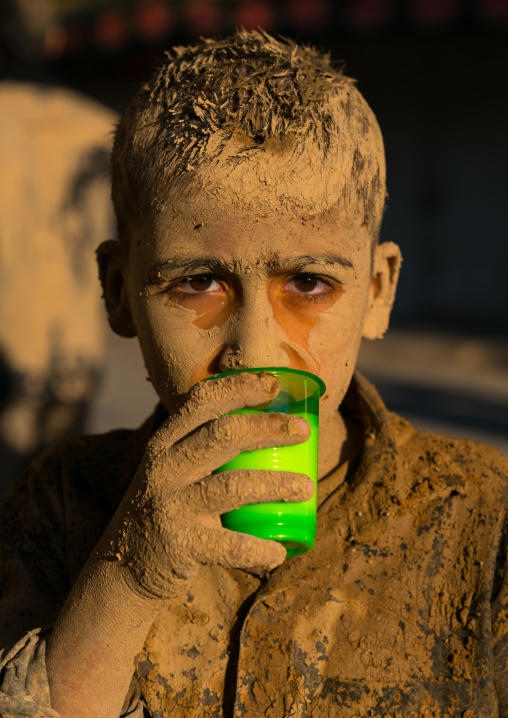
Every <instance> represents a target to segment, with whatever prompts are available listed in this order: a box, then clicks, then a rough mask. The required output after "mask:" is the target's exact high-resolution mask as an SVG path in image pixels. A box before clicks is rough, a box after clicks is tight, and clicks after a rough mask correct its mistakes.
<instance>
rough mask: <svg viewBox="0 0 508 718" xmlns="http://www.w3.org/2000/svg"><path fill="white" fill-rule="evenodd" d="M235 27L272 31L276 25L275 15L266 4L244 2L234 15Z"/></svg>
mask: <svg viewBox="0 0 508 718" xmlns="http://www.w3.org/2000/svg"><path fill="white" fill-rule="evenodd" d="M233 18H234V22H235V25H242V26H243V27H244V28H245V29H246V30H255V29H256V28H257V27H261V28H263V29H264V30H271V29H272V28H273V27H274V26H275V23H276V20H275V13H274V11H273V9H272V8H271V6H270V5H269V4H268V3H266V2H244V3H242V4H241V5H240V6H239V7H237V8H236V10H235V12H234V13H233Z"/></svg>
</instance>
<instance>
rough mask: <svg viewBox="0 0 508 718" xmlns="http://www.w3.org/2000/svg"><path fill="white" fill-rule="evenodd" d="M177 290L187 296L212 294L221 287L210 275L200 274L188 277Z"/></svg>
mask: <svg viewBox="0 0 508 718" xmlns="http://www.w3.org/2000/svg"><path fill="white" fill-rule="evenodd" d="M178 289H179V290H180V291H181V292H185V293H187V294H200V293H202V292H214V291H216V290H217V289H221V285H220V283H219V282H218V281H217V279H216V278H215V277H213V276H212V275H210V274H202V275H199V276H196V277H188V278H187V279H186V280H185V282H182V284H180V285H178Z"/></svg>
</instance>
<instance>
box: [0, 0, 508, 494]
mask: <svg viewBox="0 0 508 718" xmlns="http://www.w3.org/2000/svg"><path fill="white" fill-rule="evenodd" d="M239 25H242V26H244V27H245V28H247V29H254V28H257V27H261V28H263V29H266V30H267V31H268V32H270V33H272V34H282V35H285V36H290V37H292V38H294V39H296V40H297V41H298V42H301V43H310V44H313V45H316V46H318V47H319V48H322V49H323V50H329V51H331V53H332V57H333V58H334V59H335V60H343V61H345V65H346V70H347V72H348V74H350V75H352V76H353V77H355V78H356V79H357V80H358V87H359V89H360V91H361V92H362V93H363V95H364V96H365V98H366V99H367V101H368V102H369V104H370V105H371V107H372V108H373V110H374V112H375V113H376V115H377V117H378V119H379V122H380V125H381V128H382V130H383V134H384V138H385V145H386V156H387V164H388V193H389V201H388V207H387V212H386V216H385V220H384V225H383V229H382V240H393V241H395V242H397V243H398V244H399V245H400V247H401V249H402V254H403V257H404V265H403V270H402V275H401V281H400V286H399V291H398V296H397V300H396V305H395V310H394V314H393V322H392V327H391V329H390V331H389V332H388V334H387V336H386V338H385V339H384V340H383V341H382V342H369V343H365V344H364V346H363V347H362V350H361V354H360V368H361V369H362V370H363V371H364V373H365V374H366V375H367V376H368V378H370V379H371V380H372V381H373V382H374V383H375V384H376V385H377V386H378V388H379V389H380V391H381V394H382V396H383V398H384V399H385V401H386V403H387V404H388V406H389V408H392V409H394V410H396V411H398V412H399V413H401V414H402V415H404V416H406V417H407V418H409V419H410V420H411V421H413V423H414V424H416V425H417V426H419V427H421V428H425V429H427V428H429V429H432V430H436V431H441V432H442V433H447V434H451V435H453V436H464V437H469V438H472V439H480V440H484V441H486V442H487V443H490V444H492V445H494V446H497V447H498V448H499V449H500V450H501V451H503V452H505V453H506V454H508V294H507V291H506V286H507V279H506V275H507V271H508V222H507V219H506V215H507V208H508V172H507V169H506V168H507V167H508V142H507V139H506V134H507V128H508V92H507V88H508V0H405V1H402V0H343V1H342V2H341V1H339V0H336V1H335V2H333V0H286V1H285V2H275V1H274V0H53V1H52V2H50V1H49V0H0V88H1V87H2V86H3V87H10V88H11V89H12V88H14V89H16V88H17V90H16V91H17V92H18V94H19V87H20V86H23V87H24V88H26V87H31V92H32V99H33V97H35V100H34V103H32V105H29V104H26V103H25V106H24V109H23V108H21V109H19V110H18V112H19V113H20V114H23V113H24V114H25V118H24V119H25V120H26V122H27V129H24V130H23V132H24V136H25V137H27V136H28V135H31V132H32V130H31V129H30V122H29V118H30V117H33V114H34V112H35V110H34V109H33V108H34V106H37V107H38V108H40V107H42V105H44V101H46V100H47V98H48V97H49V96H53V95H55V93H58V92H63V93H64V94H65V93H69V91H70V92H71V93H72V101H73V102H76V103H78V104H77V105H76V107H78V105H79V103H80V102H81V103H92V104H87V108H88V110H89V111H90V112H91V113H92V114H93V112H95V113H96V116H97V117H98V116H99V115H100V117H101V122H102V123H103V124H105V125H108V126H111V123H112V122H113V121H114V120H115V118H116V116H117V114H118V113H119V112H121V110H122V109H123V108H124V107H125V106H126V105H127V104H128V102H129V100H130V98H131V97H132V96H133V94H134V93H135V92H136V90H137V89H138V87H139V85H140V83H142V82H143V81H144V80H145V79H146V78H147V77H148V76H149V75H150V74H151V72H152V71H153V69H154V68H155V67H156V66H157V64H158V62H159V61H160V59H161V57H162V56H163V52H164V50H165V49H167V48H169V47H171V46H172V45H178V44H185V43H188V42H192V41H193V40H195V39H197V38H198V37H199V36H210V35H215V36H216V35H223V34H227V33H228V32H230V31H232V30H233V29H234V28H235V27H237V26H239ZM55 88H57V89H55ZM34 93H35V94H34ZM41 93H43V94H41ZM51 93H53V95H52V94H51ZM65 96H66V98H67V100H69V102H71V100H70V99H69V98H70V97H71V95H69V94H67V95H65ZM44 98H46V100H45V99H44ZM6 102H7V105H5V107H6V108H7V110H6V111H7V113H8V114H9V115H10V116H12V114H13V111H11V109H10V108H13V107H14V106H13V105H12V102H11V100H9V99H7V100H6ZM71 104H72V103H71ZM92 108H93V112H92ZM76 112H77V110H76ZM19 116H20V115H18V117H19ZM90 116H91V115H90ZM4 118H5V112H3V111H1V107H0V128H1V129H2V130H3V131H2V132H0V137H2V135H3V140H0V142H3V143H4V144H5V143H6V141H7V140H6V138H8V137H9V132H8V129H7V127H6V124H5V122H4ZM41 122H42V124H44V122H43V121H41ZM45 122H46V125H47V124H48V122H49V121H45ZM74 124H76V123H75V122H74ZM99 124H100V123H99ZM99 124H97V137H96V138H95V139H93V141H92V139H89V140H87V142H88V146H87V151H86V152H85V153H84V154H83V153H81V156H80V160H79V162H77V163H75V166H74V170H73V171H75V169H76V167H79V172H78V176H79V177H80V178H81V179H80V180H79V182H77V184H76V176H75V175H76V172H75V174H74V175H73V177H74V179H73V182H74V185H73V186H75V187H76V186H78V188H79V187H81V188H83V186H85V185H86V183H87V182H88V184H90V183H91V181H92V179H93V180H94V181H96V180H97V181H99V180H100V181H101V182H102V181H103V178H104V172H105V171H106V170H107V168H106V170H105V167H106V165H107V162H106V163H105V162H104V156H105V155H104V152H107V151H108V147H109V145H108V143H109V142H110V139H111V137H110V135H109V134H108V132H109V131H108V132H106V131H105V130H104V129H103V125H100V126H99ZM82 135H83V132H82V133H81V136H82ZM99 135H100V138H99ZM98 138H99V139H98ZM23 144H24V143H23V142H21V145H23ZM0 147H1V145H0ZM11 151H12V147H11ZM19 152H20V155H21V154H23V151H22V150H21V149H20V151H19ZM94 153H95V154H94ZM101 153H102V154H101ZM83 157H85V159H83ZM93 157H95V164H94V162H93V161H92V160H91V159H90V158H93ZM101 158H102V159H101ZM101 163H102V164H101ZM26 165H27V168H26V174H27V175H29V176H30V177H32V179H33V172H34V168H33V164H32V160H31V159H30V158H27V159H26ZM45 166H46V168H47V161H46V163H44V161H43V162H42V165H41V169H39V170H38V172H40V177H39V180H38V181H43V182H44V179H43V178H44V177H47V176H48V175H47V172H46V174H45V170H44V167H45ZM1 167H2V161H1V156H0V173H1V172H2V169H1ZM106 173H107V172H106ZM4 175H5V173H4ZM0 181H1V178H0ZM4 181H6V182H7V183H8V182H9V181H10V180H9V179H7V180H4ZM46 181H47V180H46ZM26 185H27V180H26V178H25V180H23V182H22V184H21V185H20V187H21V188H22V189H21V190H20V192H21V191H23V192H24V191H25V190H26ZM86 186H88V185H86ZM0 188H1V185H0ZM105 191H106V190H104V188H102V189H101V192H102V193H103V194H102V195H101V197H103V196H104V192H105ZM73 196H74V197H75V196H76V192H74V195H73ZM82 196H83V193H82V195H81V197H82ZM97 196H98V195H93V196H92V195H90V197H91V199H90V202H91V204H90V205H88V206H89V207H90V206H93V207H94V208H96V207H97V202H99V203H101V202H103V199H100V200H98V199H97ZM56 204H57V205H58V207H59V210H58V211H59V212H62V211H63V210H62V207H63V206H64V205H65V207H66V208H67V209H66V210H65V211H68V208H69V202H68V201H67V204H65V203H62V201H60V200H58V201H56ZM74 204H75V206H74V209H73V211H74V215H73V216H74V220H73V222H74V224H72V223H71V224H72V227H75V226H78V225H79V221H78V219H76V217H77V216H78V215H79V212H80V211H81V212H82V213H84V214H85V215H86V216H89V215H90V210H89V209H87V204H86V202H85V201H84V200H83V199H82V200H81V203H79V202H75V203H74ZM78 205H79V206H78ZM108 212H110V209H107V208H104V209H103V212H102V215H101V218H100V221H99V219H98V220H97V221H96V223H95V227H94V228H93V231H92V230H90V231H89V232H88V235H87V239H86V240H84V239H83V236H84V235H83V232H81V235H80V236H81V237H82V238H81V240H79V242H81V245H80V246H82V248H83V246H85V248H86V249H87V253H84V252H83V251H82V250H80V251H81V253H79V252H78V255H77V256H78V260H76V258H74V265H73V266H70V264H69V262H70V260H69V259H67V260H65V259H63V260H62V261H63V262H65V261H67V263H68V264H69V267H70V268H68V272H69V273H70V275H72V277H76V266H75V264H76V261H78V263H81V264H80V266H84V264H85V263H86V261H88V260H86V259H85V258H84V257H85V256H87V257H89V256H92V255H93V252H91V248H92V247H93V245H94V244H95V245H96V244H98V243H99V242H100V241H101V240H102V238H103V235H102V236H101V232H102V233H104V232H105V231H106V229H105V227H107V228H108V229H107V231H108V232H113V231H114V230H113V222H112V218H111V216H110V214H108ZM32 219H33V220H34V221H36V217H35V216H34V217H33V218H32ZM29 220H30V213H27V217H26V218H25V221H29ZM52 222H53V225H52V224H51V223H52ZM48 223H49V224H48V226H54V217H53V219H49V220H48ZM68 225H69V222H68V221H67V223H66V227H67V230H66V231H67V232H72V231H73V230H72V229H69V227H68ZM4 226H5V217H4V216H2V217H1V218H0V280H1V277H2V274H1V273H2V268H1V262H2V241H3V243H4V245H5V243H6V242H7V239H6V235H7V234H8V233H6V232H5V231H4ZM89 229H90V228H89ZM74 233H75V234H76V232H74ZM78 234H79V232H78ZM9 241H10V242H12V241H14V240H12V239H11V240H9ZM38 241H41V240H38ZM68 241H69V239H67V242H68ZM72 242H73V245H74V246H75V247H76V245H77V243H78V240H77V239H76V238H75V237H74V238H73V239H72ZM88 250H90V251H88ZM24 251H25V252H26V251H27V250H24ZM5 252H6V250H5V247H4V249H3V254H4V255H5ZM71 264H72V263H71ZM41 266H42V265H41ZM40 271H43V270H42V268H41V270H40ZM93 271H94V270H92V269H90V270H89V272H91V273H93ZM73 272H74V274H72V273H73ZM94 282H95V279H94V280H93V282H89V283H88V285H87V287H88V289H87V292H89V293H93V294H94V301H95V300H96V299H97V297H98V294H99V293H98V290H96V288H95V283H94ZM1 296H3V297H4V298H3V299H0V302H1V301H3V302H4V306H5V303H6V302H9V300H8V298H6V297H8V295H5V296H4V295H1ZM59 300H60V301H61V302H65V301H66V298H65V296H60V297H59ZM34 301H39V302H40V301H41V298H40V296H39V298H38V300H35V299H34ZM26 311H28V312H29V313H30V311H31V310H30V309H29V305H28V304H27V305H26ZM93 311H94V312H96V316H97V317H100V318H97V320H96V323H97V328H95V329H94V331H95V332H96V334H97V336H99V334H100V332H101V331H102V329H104V327H105V324H106V322H105V318H104V315H103V314H102V313H100V312H99V310H98V309H97V308H96V307H95V309H94V310H93ZM32 313H33V312H32ZM1 318H2V307H1V306H0V320H1ZM11 323H12V320H11ZM77 323H78V324H79V321H78V322H77ZM47 324H48V329H47V331H48V332H50V333H51V332H52V334H51V336H52V337H53V336H54V335H55V330H54V326H53V325H54V321H53V320H49V319H48V320H47ZM50 325H51V326H52V327H53V328H51V327H50ZM99 325H100V326H99ZM59 331H60V333H63V332H64V330H63V329H61V328H60V330H59ZM30 335H31V331H30V330H29V329H27V331H26V337H25V338H26V344H27V346H29V345H30ZM103 336H104V338H102V337H103ZM62 341H63V340H62ZM64 343H65V342H64ZM53 344H55V342H53ZM53 344H52V346H53ZM60 344H62V342H60ZM78 344H79V342H75V346H74V348H72V347H71V349H68V350H66V351H67V352H68V354H73V352H74V355H75V357H74V359H73V362H74V364H73V362H72V361H71V362H70V363H71V364H73V365H75V364H76V362H78V364H79V361H78V359H79V360H80V361H81V359H82V358H83V352H84V350H83V348H82V347H79V346H77V345H78ZM96 345H97V347H98V348H96V350H95V354H94V353H93V352H91V351H90V352H89V355H90V356H91V355H92V354H94V355H93V357H92V358H91V359H90V358H88V359H87V362H88V364H87V362H85V364H86V365H87V366H89V367H91V368H90V371H91V372H92V374H93V377H94V380H93V381H89V382H88V384H87V387H85V388H84V389H82V392H81V394H79V391H78V390H77V389H74V391H71V392H70V394H69V395H68V396H65V395H64V394H62V396H60V395H58V396H56V394H57V393H58V392H56V393H55V391H54V390H53V389H51V391H50V390H49V389H48V386H49V385H51V386H52V382H53V384H58V381H56V380H55V376H54V374H55V371H54V365H55V359H54V355H55V351H56V350H52V351H53V354H52V355H51V356H52V359H51V360H49V359H48V360H47V361H46V366H45V368H44V371H43V370H42V369H40V368H39V369H38V372H39V375H38V376H39V379H38V381H39V386H40V385H41V381H42V380H41V379H40V376H41V375H42V374H44V372H46V373H45V374H44V376H45V377H46V378H45V379H44V381H43V382H42V383H44V382H45V389H44V391H45V399H44V401H43V402H42V403H41V401H39V409H38V412H39V413H38V414H37V418H36V420H34V419H33V416H32V419H31V421H32V425H33V426H36V427H38V430H39V431H42V428H41V427H43V426H47V425H48V424H47V422H48V421H49V420H50V419H51V416H52V414H51V412H53V414H54V411H55V407H56V409H57V410H58V411H59V412H60V413H59V414H58V411H57V414H58V416H60V419H61V417H62V416H64V420H62V419H61V421H60V424H59V423H58V421H56V420H54V419H52V420H53V425H54V426H55V427H56V428H55V429H54V430H53V432H52V433H51V432H49V433H48V431H46V434H45V436H42V437H41V436H39V438H38V439H37V440H35V439H34V437H33V436H32V439H31V443H30V441H28V442H27V441H25V444H24V445H22V442H21V443H20V442H19V441H18V444H19V445H18V448H16V447H15V446H14V445H12V446H10V447H9V446H8V442H4V443H5V446H4V448H5V447H7V448H5V451H7V452H8V451H10V452H11V453H10V456H11V459H12V456H14V454H16V461H14V463H13V462H12V461H11V464H12V466H13V467H14V468H13V471H14V472H15V471H17V470H18V468H16V467H19V466H21V465H22V464H23V463H24V462H25V461H26V457H27V456H29V455H30V454H32V453H34V452H36V451H37V450H40V448H41V447H42V446H43V445H44V443H48V442H49V443H51V441H53V440H55V438H58V436H59V435H61V436H65V435H72V434H73V433H76V432H77V431H83V430H85V431H105V430H108V429H110V428H114V427H118V426H134V425H136V424H138V423H139V422H140V421H141V420H142V419H143V418H144V416H145V415H146V414H147V413H148V412H149V411H150V410H151V408H152V407H153V405H154V402H155V396H154V394H153V392H152V390H151V388H150V385H149V384H148V382H146V380H145V372H144V369H143V364H142V361H141V358H140V355H139V351H138V349H137V346H136V344H135V342H133V341H129V340H123V339H119V338H116V337H114V336H113V335H112V334H111V332H105V333H104V335H102V334H101V338H99V339H97V341H96ZM59 346H60V345H59ZM59 352H60V354H58V352H56V353H57V354H58V356H60V355H61V354H62V352H63V350H62V349H61V347H60V349H59ZM63 353H65V352H63ZM85 353H86V352H85ZM50 354H51V352H50ZM2 355H5V356H4V359H2ZM74 355H73V356H74ZM76 357H78V359H76ZM2 362H3V364H4V365H5V367H6V368H5V369H4V370H2V369H1V368H0V412H2V411H3V414H2V416H3V419H2V416H0V433H1V430H2V426H4V427H5V426H7V433H9V431H10V433H11V434H13V433H16V432H15V431H14V429H13V427H18V429H16V431H18V430H19V431H21V432H22V430H23V429H22V427H23V426H24V424H23V422H24V421H25V424H26V421H28V420H27V416H28V414H29V413H30V411H32V414H33V411H34V410H33V405H34V401H35V400H34V398H33V397H34V390H33V388H32V394H30V392H28V390H26V388H25V389H22V388H20V387H26V386H27V385H28V384H30V381H31V386H32V385H33V384H34V381H33V377H32V378H31V379H30V381H28V380H27V379H26V376H25V375H27V374H29V373H30V372H29V371H28V370H26V371H25V370H21V369H19V367H15V366H13V363H15V362H14V360H11V359H10V358H9V351H8V350H5V351H3V350H2V330H1V322H0V364H2ZM60 363H62V362H60ZM64 363H65V362H64ZM67 363H68V364H69V362H67ZM49 364H51V367H52V368H51V369H50V370H49V369H48V366H49ZM81 364H83V362H81ZM2 371H3V373H2ZM41 372H42V374H41ZM52 372H53V373H52ZM32 373H33V372H32ZM60 373H61V374H62V371H61V372H60ZM22 375H23V376H25V378H24V379H23V380H21V379H20V376H22ZM13 376H15V377H17V379H16V381H17V384H16V386H17V387H18V388H17V389H16V391H17V394H16V391H14V390H13V389H12V386H13V379H12V377H13ZM30 376H31V375H30ZM48 376H49V379H48ZM59 381H60V383H61V377H60V379H59ZM82 384H83V382H82ZM126 387H128V392H127V391H126ZM2 391H3V394H2ZM23 392H24V393H23ZM28 394H30V401H31V402H32V403H31V404H30V406H31V407H32V408H31V409H30V410H29V409H27V408H26V405H27V401H28V400H27V399H26V396H27V395H28ZM16 396H17V397H18V398H17V399H16ZM20 397H21V399H20ZM23 397H24V399H23ZM48 397H49V398H48ZM55 397H56V398H55ZM69 397H70V398H69ZM76 401H78V402H80V404H79V405H80V407H81V409H80V412H79V416H78V418H77V419H76V412H74V414H73V413H72V411H71V412H70V413H71V415H72V417H73V418H72V417H71V419H72V420H71V419H69V418H67V423H66V421H65V411H64V409H65V408H67V413H69V407H70V406H71V405H72V403H73V402H74V403H76ZM16 402H18V404H20V403H21V404H23V402H24V406H25V408H24V413H23V411H21V413H20V411H19V407H18V413H17V414H16V411H14V409H13V407H15V405H16ZM44 402H45V409H44V410H42V409H41V408H40V406H42V404H44ZM35 403H36V402H35ZM49 405H51V406H50V408H51V411H50V410H49V409H48V406H49ZM62 407H64V409H62ZM9 412H10V413H9ZM13 417H14V419H13ZM23 417H24V418H23ZM48 417H50V419H48ZM2 421H3V424H2ZM16 422H17V423H16ZM45 422H46V423H45ZM50 423H51V422H50ZM59 427H60V428H59ZM19 431H18V433H19ZM33 431H34V432H35V431H36V429H33ZM59 432H60V434H59ZM25 433H26V432H25ZM14 443H15V442H14ZM23 446H24V448H23ZM13 447H14V448H13ZM16 452H17V453H16ZM1 458H2V449H1V447H0V459H1ZM4 466H6V464H5V463H4ZM9 481H10V475H9V476H8V472H6V473H5V476H4V478H3V479H2V478H0V491H1V489H2V486H5V485H6V484H7V483H8V482H9Z"/></svg>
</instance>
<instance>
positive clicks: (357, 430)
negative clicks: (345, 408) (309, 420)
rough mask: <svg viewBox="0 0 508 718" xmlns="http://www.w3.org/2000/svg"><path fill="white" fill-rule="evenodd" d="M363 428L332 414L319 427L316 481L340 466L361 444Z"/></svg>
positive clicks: (338, 413)
mask: <svg viewBox="0 0 508 718" xmlns="http://www.w3.org/2000/svg"><path fill="white" fill-rule="evenodd" d="M363 438H364V432H363V427H362V426H361V425H360V424H358V423H356V422H355V421H351V420H349V419H344V417H343V416H342V414H341V413H340V412H339V411H336V412H334V414H332V415H331V416H329V417H327V418H326V419H325V420H324V421H321V422H320V425H319V455H318V480H320V479H323V478H324V477H325V476H327V475H328V474H329V473H330V472H331V471H333V470H334V469H336V468H337V467H339V466H341V465H342V464H344V463H345V462H347V461H349V459H350V458H351V457H352V456H353V455H354V454H355V453H356V452H357V451H358V449H359V447H360V446H361V444H362V443H363Z"/></svg>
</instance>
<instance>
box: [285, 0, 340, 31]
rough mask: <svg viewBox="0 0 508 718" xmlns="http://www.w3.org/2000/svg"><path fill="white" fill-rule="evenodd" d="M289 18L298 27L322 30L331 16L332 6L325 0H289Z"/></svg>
mask: <svg viewBox="0 0 508 718" xmlns="http://www.w3.org/2000/svg"><path fill="white" fill-rule="evenodd" d="M288 14H289V19H290V21H291V23H292V24H293V25H296V26H297V27H298V28H301V29H305V30H310V31H316V30H323V29H324V28H325V26H326V25H327V23H329V22H330V20H331V17H332V7H331V4H330V3H329V2H327V0H290V2H289V3H288Z"/></svg>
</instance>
